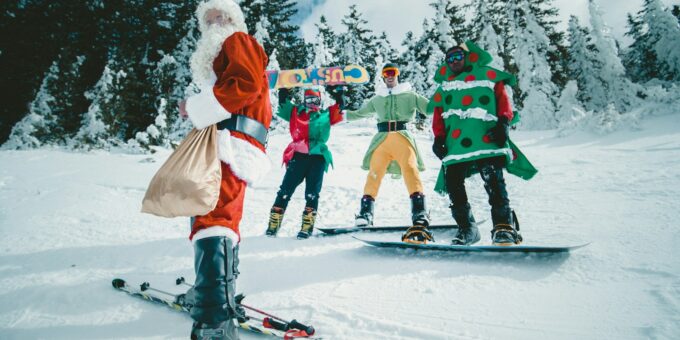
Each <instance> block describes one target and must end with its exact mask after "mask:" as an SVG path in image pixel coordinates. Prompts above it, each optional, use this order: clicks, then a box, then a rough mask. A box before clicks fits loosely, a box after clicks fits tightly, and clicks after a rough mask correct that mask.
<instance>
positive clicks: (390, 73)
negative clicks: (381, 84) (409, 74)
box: [382, 67, 399, 78]
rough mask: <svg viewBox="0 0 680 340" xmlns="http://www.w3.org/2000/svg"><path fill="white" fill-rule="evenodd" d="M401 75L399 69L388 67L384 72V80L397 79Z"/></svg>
mask: <svg viewBox="0 0 680 340" xmlns="http://www.w3.org/2000/svg"><path fill="white" fill-rule="evenodd" d="M398 75H399V69H397V68H396V67H388V68H386V69H383V70H382V76H383V78H390V77H396V76H398Z"/></svg>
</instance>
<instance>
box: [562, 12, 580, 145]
mask: <svg viewBox="0 0 680 340" xmlns="http://www.w3.org/2000/svg"><path fill="white" fill-rule="evenodd" d="M572 17H573V16H572ZM573 18H575V17H573ZM577 94H578V84H577V82H576V81H575V80H570V81H569V82H568V83H567V85H566V86H565V87H564V90H562V94H561V95H560V99H559V100H558V101H557V120H558V121H559V125H558V134H559V135H560V136H564V135H566V134H567V131H569V130H572V129H574V128H576V127H578V126H579V124H581V122H582V121H583V119H584V118H585V117H586V112H585V110H584V108H583V107H582V105H581V103H580V102H579V100H578V98H577Z"/></svg>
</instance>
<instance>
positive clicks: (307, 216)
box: [297, 207, 316, 240]
mask: <svg viewBox="0 0 680 340" xmlns="http://www.w3.org/2000/svg"><path fill="white" fill-rule="evenodd" d="M315 221H316V210H314V208H310V207H307V208H305V211H304V212H303V213H302V226H301V227H300V232H298V234H297V238H298V240H304V239H307V238H309V237H310V236H312V232H313V231H314V222H315Z"/></svg>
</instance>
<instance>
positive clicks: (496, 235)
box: [491, 207, 522, 246]
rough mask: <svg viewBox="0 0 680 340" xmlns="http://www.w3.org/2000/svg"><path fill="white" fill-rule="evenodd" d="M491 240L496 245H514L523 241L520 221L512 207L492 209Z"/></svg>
mask: <svg viewBox="0 0 680 340" xmlns="http://www.w3.org/2000/svg"><path fill="white" fill-rule="evenodd" d="M491 220H492V221H493V229H492V230H491V242H492V243H493V245H495V246H512V245H516V244H520V243H522V235H520V233H519V222H518V221H517V215H515V211H514V210H511V209H510V207H502V208H499V209H496V208H492V209H491Z"/></svg>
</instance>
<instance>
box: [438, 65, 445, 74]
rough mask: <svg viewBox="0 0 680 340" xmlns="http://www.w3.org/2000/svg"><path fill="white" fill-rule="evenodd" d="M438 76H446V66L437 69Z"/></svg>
mask: <svg viewBox="0 0 680 340" xmlns="http://www.w3.org/2000/svg"><path fill="white" fill-rule="evenodd" d="M439 74H441V75H443V76H445V75H446V66H442V68H440V69H439Z"/></svg>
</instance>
